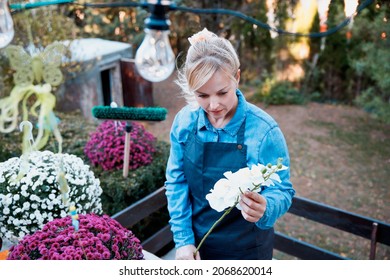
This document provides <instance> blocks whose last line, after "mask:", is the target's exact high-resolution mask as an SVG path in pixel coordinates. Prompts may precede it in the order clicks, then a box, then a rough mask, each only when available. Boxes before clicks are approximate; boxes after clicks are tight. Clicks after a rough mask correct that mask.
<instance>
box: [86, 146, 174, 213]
mask: <svg viewBox="0 0 390 280" xmlns="http://www.w3.org/2000/svg"><path fill="white" fill-rule="evenodd" d="M168 155H169V144H167V143H166V142H157V146H156V152H155V154H154V155H153V162H152V163H151V164H150V165H147V166H142V167H140V168H137V169H135V170H129V174H128V177H127V178H124V177H123V173H122V171H121V170H116V171H104V170H103V169H102V168H100V167H96V168H93V167H92V170H93V171H94V173H95V176H96V177H97V178H99V179H100V185H101V187H102V188H103V194H102V204H103V212H104V213H106V214H108V215H113V214H115V213H117V212H119V211H121V210H123V209H125V208H126V207H128V206H130V205H131V204H133V203H134V202H136V201H137V200H139V199H141V198H143V197H145V196H147V195H148V194H150V193H151V192H153V191H155V190H157V189H158V188H160V187H162V186H163V185H164V182H165V170H166V164H167V160H168Z"/></svg>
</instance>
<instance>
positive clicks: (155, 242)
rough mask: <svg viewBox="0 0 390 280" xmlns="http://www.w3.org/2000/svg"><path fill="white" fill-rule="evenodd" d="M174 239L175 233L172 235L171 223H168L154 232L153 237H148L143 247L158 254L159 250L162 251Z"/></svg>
mask: <svg viewBox="0 0 390 280" xmlns="http://www.w3.org/2000/svg"><path fill="white" fill-rule="evenodd" d="M172 241H173V235H172V231H171V227H170V225H166V226H165V227H163V228H162V229H160V230H159V231H158V232H156V233H155V234H153V235H152V236H151V237H149V238H148V239H146V240H145V241H144V242H143V243H142V247H143V248H144V249H145V250H146V251H148V252H151V253H153V254H156V253H157V252H158V251H160V250H161V249H162V248H164V247H165V246H166V245H168V244H169V243H171V242H172Z"/></svg>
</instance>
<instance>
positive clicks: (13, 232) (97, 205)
mask: <svg viewBox="0 0 390 280" xmlns="http://www.w3.org/2000/svg"><path fill="white" fill-rule="evenodd" d="M60 162H62V164H63V166H62V168H63V171H64V173H65V178H66V179H67V183H68V186H69V200H70V201H71V202H72V203H75V206H76V208H77V212H78V213H79V214H85V213H91V212H93V213H97V214H101V213H102V204H101V199H100V196H101V194H102V188H101V187H100V181H99V180H98V179H96V178H95V176H94V174H93V172H92V171H91V170H90V168H89V166H88V165H86V164H84V162H83V160H82V159H81V158H79V157H77V156H75V155H70V154H54V153H52V152H50V151H43V152H32V153H31V154H30V155H29V157H28V162H22V158H11V159H9V160H7V161H5V162H2V163H0V228H1V230H0V237H3V238H5V239H8V240H13V241H15V240H19V239H20V238H21V236H22V237H23V236H24V235H26V234H30V233H32V232H35V231H36V230H38V229H40V228H42V226H43V225H44V224H46V223H47V222H49V221H51V220H53V219H55V218H59V217H64V215H67V212H68V208H67V207H66V206H64V205H63V203H62V195H61V192H60V187H59V184H58V182H57V176H58V172H59V170H60V166H59V163H60ZM21 166H23V167H26V166H27V170H26V171H25V172H24V173H21V174H19V171H20V167H21Z"/></svg>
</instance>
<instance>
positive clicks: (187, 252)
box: [176, 245, 200, 260]
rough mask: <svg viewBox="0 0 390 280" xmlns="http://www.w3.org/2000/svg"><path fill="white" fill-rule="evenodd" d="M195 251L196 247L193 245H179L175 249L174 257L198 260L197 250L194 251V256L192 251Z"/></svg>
mask: <svg viewBox="0 0 390 280" xmlns="http://www.w3.org/2000/svg"><path fill="white" fill-rule="evenodd" d="M195 251H196V247H195V246H194V245H185V246H183V247H179V248H177V249H176V259H177V260H200V255H199V252H197V253H196V256H195V257H194V253H195Z"/></svg>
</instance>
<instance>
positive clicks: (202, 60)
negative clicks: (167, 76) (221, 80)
mask: <svg viewBox="0 0 390 280" xmlns="http://www.w3.org/2000/svg"><path fill="white" fill-rule="evenodd" d="M189 41H190V43H191V46H190V48H189V49H188V52H187V57H186V61H185V63H184V65H183V67H182V68H181V69H179V70H178V78H177V80H176V81H175V82H176V84H177V85H179V86H180V88H181V90H182V94H183V96H184V98H185V99H186V101H187V103H188V104H189V105H191V106H192V107H193V108H198V106H199V105H198V103H197V102H196V99H195V93H194V92H195V91H196V90H198V89H199V88H201V87H202V86H203V85H204V84H205V83H207V81H208V80H209V79H210V78H211V77H212V76H213V75H214V73H215V72H217V71H218V70H222V71H224V72H225V73H226V74H227V76H228V77H230V78H231V79H233V80H236V75H237V72H238V70H239V68H240V61H239V59H238V55H237V53H236V51H235V49H234V47H233V45H232V44H231V43H230V41H228V40H227V39H225V38H221V37H218V36H217V35H216V34H214V33H212V32H210V31H208V30H207V29H203V30H202V31H201V32H198V33H196V34H195V35H194V36H192V37H190V38H189Z"/></svg>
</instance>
